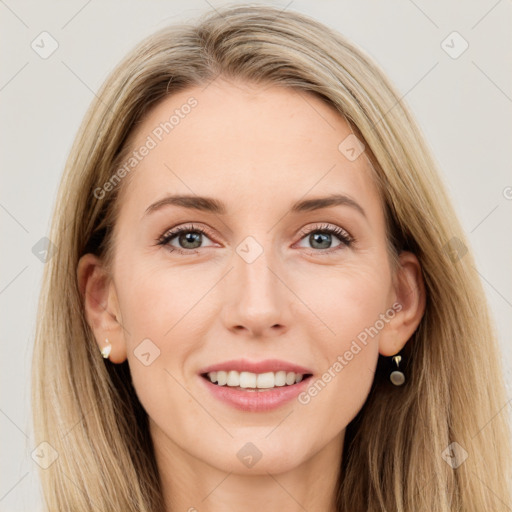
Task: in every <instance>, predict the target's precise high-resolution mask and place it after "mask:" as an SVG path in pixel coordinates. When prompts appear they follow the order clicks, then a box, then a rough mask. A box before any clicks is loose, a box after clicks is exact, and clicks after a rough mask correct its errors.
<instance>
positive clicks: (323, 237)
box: [157, 224, 355, 255]
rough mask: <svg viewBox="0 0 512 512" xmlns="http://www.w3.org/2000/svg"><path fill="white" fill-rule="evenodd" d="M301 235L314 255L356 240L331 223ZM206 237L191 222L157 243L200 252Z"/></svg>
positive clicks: (200, 229) (317, 226) (330, 250)
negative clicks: (306, 239) (309, 245)
mask: <svg viewBox="0 0 512 512" xmlns="http://www.w3.org/2000/svg"><path fill="white" fill-rule="evenodd" d="M333 235H334V237H335V238H337V239H338V240H339V241H340V243H339V244H338V245H337V246H335V247H331V245H332V238H333ZM300 237H301V241H302V240H303V239H305V238H306V237H309V238H308V240H309V243H310V244H312V246H313V249H317V250H316V251H313V252H311V251H310V254H313V255H318V254H331V253H332V252H334V251H338V250H340V249H343V247H351V246H352V245H353V243H354V242H355V239H354V238H353V237H352V236H351V235H349V233H348V232H347V231H345V230H344V229H342V228H340V227H338V226H332V225H329V224H322V225H315V226H313V228H311V229H309V230H308V231H301V233H300ZM204 238H206V239H208V240H209V237H208V233H207V231H206V230H205V229H203V228H201V227H199V226H194V225H193V224H190V225H186V226H181V227H178V228H175V229H172V230H170V231H167V232H166V233H164V234H163V235H162V236H161V237H160V238H159V239H158V240H157V243H158V245H163V246H166V247H167V249H168V250H169V251H170V252H173V251H177V252H178V253H179V254H184V255H187V254H188V255H190V254H196V253H197V252H198V251H197V249H200V248H202V247H205V246H202V242H203V239H204ZM174 239H177V241H178V244H179V245H180V247H176V246H175V245H171V243H170V242H171V241H173V240H174ZM316 244H319V245H320V247H315V245H316ZM211 246H213V244H212V245H210V247H211ZM206 247H208V246H206Z"/></svg>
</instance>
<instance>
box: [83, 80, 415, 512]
mask: <svg viewBox="0 0 512 512" xmlns="http://www.w3.org/2000/svg"><path fill="white" fill-rule="evenodd" d="M191 96H193V97H194V98H196V99H197V101H198V105H197V106H196V107H195V108H194V109H193V110H192V111H191V113H190V114H189V115H188V116H186V117H185V118H184V119H182V120H180V123H179V125H177V126H176V127H175V128H174V129H173V131H172V132H170V133H169V134H168V135H166V136H165V137H164V138H163V140H162V141H161V142H160V143H159V144H158V145H157V147H155V148H154V149H152V150H151V151H150V152H149V154H148V155H147V156H146V157H145V158H144V159H143V160H142V161H141V162H140V163H139V164H138V166H137V168H136V170H135V171H133V174H132V175H131V176H130V181H128V182H127V183H126V184H125V185H126V187H125V189H124V190H123V194H122V196H121V198H122V199H121V201H122V204H121V214H120V217H119V220H118V223H117V225H116V226H115V237H116V245H115V247H116V250H115V258H114V263H113V267H112V268H111V269H106V268H105V267H104V265H103V262H102V261H101V260H99V259H98V258H97V257H96V256H94V255H92V254H87V255H84V256H83V257H82V258H81V260H80V263H79V266H78V279H79V282H80V286H81V288H82V290H84V291H85V292H86V295H85V297H86V301H85V308H86V315H87V319H88V322H89V323H90V325H91V327H92V329H93V331H94V333H95V337H96V340H97V343H98V346H99V347H100V348H103V347H104V346H105V338H108V339H109V341H110V343H111V344H112V352H111V354H110V360H111V361H112V362H114V363H120V362H123V361H125V360H126V358H127V359H128V362H129V365H130V370H131V373H132V376H133V382H134V385H135V389H136V392H137V395H138V397H139V399H140V401H141V403H142V405H143V406H144V408H145V410H146V411H147V412H148V415H149V418H150V429H151V435H152V438H153V441H154V445H155V451H156V457H157V463H158V467H159V471H160V475H161V481H162V484H163V489H164V497H165V500H166V506H167V511H169V512H175V511H176V512H177V511H185V510H193V509H192V507H195V509H197V510H200V511H205V512H206V511H218V510H223V511H226V512H229V511H231V510H233V511H235V510H241V509H243V510H245V511H249V512H250V511H253V510H254V511H260V510H263V509H265V510H275V511H278V510H287V511H290V512H293V511H299V510H304V509H306V510H309V511H323V512H325V511H334V492H335V485H336V479H337V477H338V467H339V464H340V460H341V457H342V456H343V453H342V448H343V439H344V434H345V428H346V426H347V425H348V423H350V421H351V420H352V419H353V418H354V417H355V415H356V414H357V413H358V411H359V410H360V409H361V407H362V406H363V404H364V402H365V400H366V398H367V396H368V393H369V390H370V387H371V384H372V380H373V375H374V374H373V372H374V370H375V367H376V364H377V359H378V355H379V353H380V354H382V355H385V356H391V355H394V354H396V353H397V352H399V351H400V349H401V348H402V347H403V346H404V345H405V343H407V341H408V340H409V338H410V336H411V335H412V334H413V332H414V330H415V329H416V328H417V326H418V324H419V322H420V320H421V317H422V315H423V313H424V308H425V291H424V285H423V281H422V278H421V271H420V265H419V263H418V260H417V258H416V257H415V256H414V255H413V254H411V253H408V252H403V253H402V254H401V255H400V263H401V265H400V267H399V269H398V270H397V272H396V283H395V284H393V280H392V277H393V276H392V274H391V267H390V264H389V259H388V254H387V251H386V240H385V224H384V210H383V205H382V203H381V199H380V197H379V194H378V191H377V189H376V187H375V185H374V183H373V181H372V179H371V175H370V164H369V161H368V160H367V157H366V154H365V153H363V154H362V155H361V156H360V157H359V158H357V159H356V160H354V161H350V160H348V159H347V158H346V157H345V156H344V155H343V154H342V153H341V152H340V151H339V150H338V145H339V144H340V142H341V141H343V140H344V139H345V138H346V137H347V136H348V135H349V134H350V133H351V130H350V128H349V126H348V125H347V123H346V122H345V120H344V119H343V117H342V116H340V115H339V114H338V113H337V112H335V111H334V110H333V109H331V108H330V107H329V106H327V105H326V104H324V103H323V102H322V101H321V100H319V99H318V98H316V97H314V96H312V95H310V94H309V93H300V94H299V93H297V92H294V91H292V90H290V89H285V88H278V87H276V86H267V87H263V86H256V85H249V84H247V83H241V82H229V81H226V80H225V79H217V80H216V81H215V82H213V83H212V84H210V85H209V86H208V87H207V88H202V87H194V88H189V89H187V90H185V91H182V92H180V93H178V94H174V95H172V96H171V97H168V98H166V99H165V100H164V101H163V102H161V103H160V104H158V105H157V106H156V107H155V108H154V109H153V110H151V111H150V112H149V114H148V116H147V117H146V118H145V119H144V120H143V122H142V123H141V124H140V125H138V127H137V130H136V131H135V132H134V134H133V135H134V136H133V139H132V145H133V148H139V147H140V146H141V145H142V144H144V142H145V140H146V139H147V136H148V135H149V134H151V132H152V130H153V129H154V128H155V126H157V125H158V124H159V123H160V122H163V121H165V120H167V119H168V118H169V116H170V114H171V113H172V112H173V111H174V110H175V109H176V108H178V109H179V108H180V107H181V106H182V105H183V104H184V103H186V101H187V99H189V98H190V97H191ZM305 100H307V101H305ZM334 191H335V192H337V193H343V194H346V195H349V196H350V197H351V198H353V199H354V200H355V201H357V202H358V203H359V204H360V205H361V206H362V208H363V209H364V210H365V212H366V218H365V217H364V216H363V215H361V214H360V213H358V212H357V211H356V210H355V209H353V208H351V207H349V206H346V205H345V206H334V207H330V208H325V209H322V210H317V211H309V212H302V213H290V212H289V209H290V206H291V204H292V203H293V202H295V201H297V200H299V199H310V198H313V197H323V196H327V195H330V194H332V193H333V192H334ZM171 193H173V194H177V193H182V194H189V195H198V196H209V197H213V198H216V199H218V200H221V201H223V202H225V203H226V207H227V213H226V214H225V215H218V214H214V213H209V212H201V211H194V210H187V209H185V208H181V207H178V206H166V207H164V208H162V209H160V210H157V211H155V212H153V213H151V214H149V215H144V213H145V210H146V209H147V208H148V206H149V205H151V204H152V203H154V202H156V201H158V200H160V199H162V198H163V197H165V196H166V195H168V194H171ZM192 222H193V223H194V225H196V226H200V227H204V228H205V229H207V230H208V232H209V233H210V234H209V235H207V236H202V238H201V235H199V242H198V243H197V244H196V245H195V246H193V247H197V246H198V245H199V248H198V249H188V250H189V252H190V254H187V255H181V254H178V253H177V252H176V251H174V252H170V251H169V250H168V248H166V247H165V246H162V245H156V241H157V239H158V238H159V237H160V236H161V235H162V234H164V233H165V232H167V231H169V229H170V228H173V227H175V226H181V225H186V224H189V223H192ZM318 223H321V224H324V223H327V224H329V226H339V227H341V228H343V229H344V230H346V231H347V232H348V233H349V234H350V235H352V236H353V237H355V239H356V243H355V244H354V245H353V246H351V247H347V246H344V245H343V243H342V242H340V240H339V239H338V238H337V235H334V234H333V235H331V239H330V240H331V242H330V245H329V238H328V240H327V242H326V243H325V244H324V245H322V243H321V242H320V243H318V242H317V243H316V244H315V240H314V239H313V240H312V237H310V236H309V235H302V236H301V235H300V230H301V228H305V229H306V230H308V231H309V230H310V229H311V230H312V233H315V232H316V231H318V229H316V231H314V228H315V225H316V224H318ZM210 235H211V236H210ZM247 236H252V237H253V238H254V239H255V240H256V241H257V242H258V244H259V245H260V246H261V248H262V250H263V252H262V254H261V255H260V256H259V257H258V258H257V259H256V260H255V261H253V262H251V263H248V262H247V261H245V260H244V259H243V258H241V257H240V256H239V254H238V253H237V252H236V249H237V247H238V246H239V244H240V243H241V242H242V241H243V240H244V239H245V238H246V237H247ZM201 240H202V245H201ZM169 244H171V245H172V246H174V247H178V248H181V249H182V250H184V251H186V250H187V248H188V247H191V245H188V246H187V245H186V242H185V245H183V239H182V243H181V245H180V241H179V238H178V237H176V238H174V240H173V241H172V242H169ZM324 247H327V248H324ZM334 247H336V248H337V249H339V250H336V251H335V252H331V253H330V254H325V253H326V252H327V251H329V250H331V251H332V250H333V249H332V248H334ZM322 253H324V254H322ZM395 302H397V303H399V304H401V307H402V309H401V311H400V312H398V313H396V314H395V315H394V317H393V318H392V319H390V320H389V321H388V322H387V323H385V326H384V328H382V329H381V330H380V331H379V333H378V335H376V336H374V337H373V338H369V342H368V343H367V345H366V346H363V348H362V350H361V351H360V352H358V353H357V355H355V356H354V357H353V359H352V360H351V361H350V362H348V364H346V366H344V368H343V370H342V371H340V372H339V373H337V374H336V377H335V378H333V379H332V380H331V382H329V383H328V385H326V386H325V387H324V389H323V390H322V391H321V392H320V393H318V395H317V396H315V397H314V398H313V399H311V401H310V402H309V403H308V404H305V405H304V404H300V403H298V401H297V400H292V401H291V402H289V403H288V404H285V405H284V406H282V407H279V408H278V409H276V410H273V411H269V412H243V411H239V410H236V409H234V408H232V407H230V406H229V405H226V404H224V403H222V402H219V401H218V400H217V399H216V398H214V397H213V396H212V395H211V394H210V393H209V392H208V390H206V389H205V386H204V385H202V384H203V383H202V382H200V379H201V377H200V376H199V375H198V372H199V370H200V369H201V368H203V367H204V366H206V365H210V364H214V363H219V362H222V361H226V360H228V359H237V358H240V357H246V358H249V359H253V360H256V361H257V360H262V359H267V358H277V359H284V360H287V361H290V362H293V363H297V364H300V365H303V366H306V367H308V368H311V369H312V370H313V373H314V378H318V377H320V376H321V375H322V374H323V373H324V372H325V371H327V370H328V368H329V367H332V365H333V363H334V362H335V361H336V360H337V357H338V356H339V355H343V354H344V353H345V352H346V351H347V350H348V349H349V348H350V346H351V343H352V341H353V340H354V339H356V337H357V335H358V334H359V333H360V332H361V331H363V330H364V329H365V328H367V327H370V326H373V325H374V324H375V322H376V320H377V319H379V315H381V314H383V313H385V312H386V310H388V309H389V308H390V307H391V306H392V304H393V303H395ZM146 338H149V339H150V340H151V342H152V343H154V344H155V345H156V346H157V347H158V349H159V350H160V355H159V356H158V357H157V358H156V359H154V361H153V362H152V363H151V364H150V365H149V366H145V365H144V364H142V363H141V361H140V360H139V359H138V358H137V357H136V355H135V353H134V351H135V350H136V348H137V346H138V345H139V344H140V343H141V341H142V340H144V339H146ZM152 350H153V349H152ZM248 442H251V443H253V444H254V445H255V446H256V447H257V448H258V450H259V451H260V452H261V454H262V457H261V459H260V460H259V461H258V462H257V463H256V464H255V465H254V466H253V467H252V468H249V467H246V466H245V465H244V464H242V463H241V461H240V460H239V458H238V457H237V452H238V451H239V450H240V449H241V448H242V447H243V446H244V445H245V444H246V443H248Z"/></svg>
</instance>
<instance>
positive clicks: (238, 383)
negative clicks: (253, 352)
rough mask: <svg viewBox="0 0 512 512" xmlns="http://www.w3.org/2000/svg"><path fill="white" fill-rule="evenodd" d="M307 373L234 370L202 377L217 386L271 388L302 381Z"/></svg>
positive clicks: (307, 375)
mask: <svg viewBox="0 0 512 512" xmlns="http://www.w3.org/2000/svg"><path fill="white" fill-rule="evenodd" d="M309 376H310V375H309V374H305V375H304V374H301V373H295V372H286V371H277V372H265V373H252V372H237V371H236V370H229V371H222V370H221V371H216V372H209V373H207V374H203V377H205V378H207V379H209V380H210V382H212V383H214V384H216V385H217V386H228V387H231V388H238V389H272V388H276V387H282V386H292V385H294V384H298V383H299V382H301V381H302V379H303V378H304V377H306V378H307V377H309Z"/></svg>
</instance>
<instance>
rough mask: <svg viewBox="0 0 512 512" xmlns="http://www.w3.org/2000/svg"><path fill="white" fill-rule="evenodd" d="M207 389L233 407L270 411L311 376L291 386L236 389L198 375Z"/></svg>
mask: <svg viewBox="0 0 512 512" xmlns="http://www.w3.org/2000/svg"><path fill="white" fill-rule="evenodd" d="M199 378H200V379H201V380H202V381H204V384H205V385H206V387H207V388H208V390H209V391H210V392H211V393H212V394H213V396H215V397H216V398H218V399H219V400H220V401H221V402H224V403H227V404H228V405H231V406H232V407H234V408H235V409H239V410H241V411H247V412H264V411H271V410H273V409H277V408H278V407H281V406H282V405H284V404H285V403H287V402H290V401H291V400H293V399H294V398H295V397H296V396H297V395H298V394H299V393H301V392H302V391H304V389H305V388H306V387H307V386H308V385H309V382H310V380H311V376H310V377H307V378H305V379H303V380H301V381H300V382H299V383H297V384H292V385H291V386H279V387H276V388H268V389H261V390H257V391H256V390H252V389H251V390H246V389H237V388H232V387H229V386H227V385H226V386H218V385H217V384H214V383H213V382H211V381H210V380H209V379H207V378H204V377H202V376H200V377H199Z"/></svg>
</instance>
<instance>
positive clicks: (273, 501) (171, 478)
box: [153, 431, 344, 512]
mask: <svg viewBox="0 0 512 512" xmlns="http://www.w3.org/2000/svg"><path fill="white" fill-rule="evenodd" d="M160 436H164V434H163V433H162V432H160V433H158V434H156V436H155V435H154V436H153V437H154V438H155V437H160ZM343 438H344V431H343V432H341V434H340V435H338V436H336V437H335V438H334V439H332V440H331V441H330V442H329V443H328V444H326V445H325V446H323V447H322V448H321V449H320V451H318V452H317V453H315V454H313V455H312V456H311V457H309V458H308V459H307V460H305V461H303V462H302V463H301V464H299V465H298V466H296V467H293V468H290V469H289V470H287V471H284V472H280V473H272V472H271V471H270V468H264V467H262V466H260V468H259V469H258V470H257V471H258V473H256V472H254V473H253V472H252V471H253V470H256V468H257V466H254V468H253V469H252V470H251V473H249V474H247V473H245V474H240V473H237V472H235V471H234V470H233V471H231V470H229V468H226V469H227V470H223V469H221V468H218V467H215V466H213V465H211V464H209V463H207V462H205V461H203V460H200V459H198V458H197V457H194V456H193V455H191V454H189V453H187V452H185V451H184V450H182V449H181V448H180V447H179V446H177V445H176V444H175V443H174V442H172V441H171V440H170V439H169V438H168V437H165V445H164V444H163V439H162V438H160V439H154V441H156V442H154V445H155V453H156V459H157V465H158V469H159V473H160V480H161V484H162V489H163V495H164V502H165V512H218V511H219V510H222V511H223V512H235V511H236V512H239V511H240V510H244V512H260V511H261V510H268V511H281V510H286V511H287V512H304V510H307V511H308V512H316V511H318V512H320V511H321V512H335V511H336V507H335V496H336V486H337V482H338V478H339V470H340V462H341V456H342V449H343Z"/></svg>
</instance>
